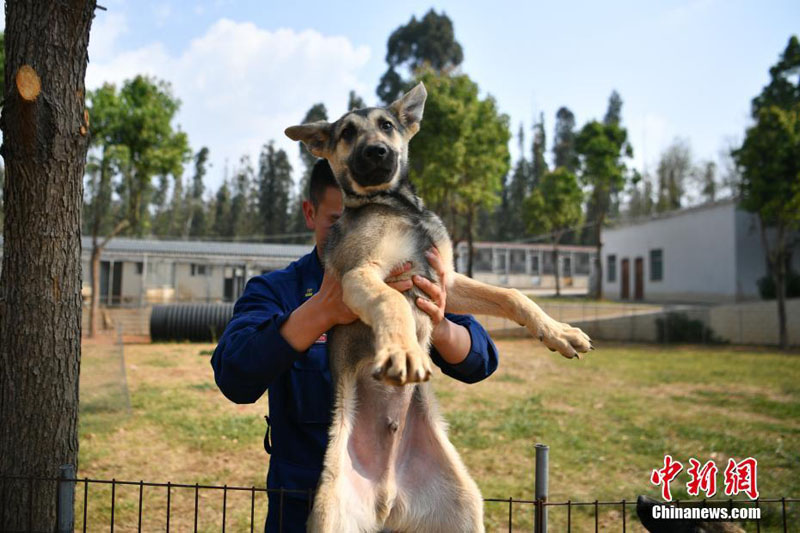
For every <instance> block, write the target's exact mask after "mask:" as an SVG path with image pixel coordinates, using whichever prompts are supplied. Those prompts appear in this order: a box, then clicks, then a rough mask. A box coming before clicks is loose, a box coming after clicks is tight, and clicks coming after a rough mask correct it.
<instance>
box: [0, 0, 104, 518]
mask: <svg viewBox="0 0 800 533" xmlns="http://www.w3.org/2000/svg"><path fill="white" fill-rule="evenodd" d="M94 9H95V1H94V0H61V1H58V2H55V1H52V0H28V1H15V2H8V3H7V5H6V33H5V47H6V50H5V52H6V65H5V87H6V94H5V95H4V97H5V105H4V107H3V110H2V116H1V117H0V125H1V126H2V131H3V139H4V144H3V148H2V154H3V157H4V158H5V163H6V173H7V175H8V179H7V180H6V182H5V190H4V195H5V206H6V224H5V226H4V240H5V242H4V254H3V268H2V274H1V275H0V420H2V423H1V424H0V474H1V475H16V476H46V477H56V476H57V475H58V473H59V466H60V465H62V464H73V465H77V460H78V373H79V368H80V349H81V344H80V343H81V232H80V213H81V205H82V200H83V172H84V166H85V160H86V150H87V146H88V143H87V137H86V135H85V134H86V129H85V128H86V124H85V119H84V75H85V73H86V63H87V47H88V44H89V29H90V27H91V21H92V17H93V13H94ZM37 79H38V88H37ZM55 488H56V485H55V483H54V482H27V481H26V482H23V481H18V482H6V483H5V486H4V487H3V489H4V490H2V491H0V499H2V500H0V510H3V511H4V512H3V516H0V529H2V530H4V531H9V530H10V531H31V530H32V531H48V532H49V531H53V530H54V528H55V505H54V503H55V501H56V496H55V494H56V493H55ZM65 504H66V505H72V502H65Z"/></svg>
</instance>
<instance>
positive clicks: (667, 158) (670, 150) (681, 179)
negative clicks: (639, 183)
mask: <svg viewBox="0 0 800 533" xmlns="http://www.w3.org/2000/svg"><path fill="white" fill-rule="evenodd" d="M656 175H657V176H658V203H657V204H656V210H657V211H659V212H663V211H672V210H673V209H680V207H681V204H682V200H683V197H684V195H685V194H686V183H687V181H688V180H689V179H690V178H691V175H692V151H691V149H690V148H689V143H688V142H687V141H685V140H683V139H675V140H674V141H672V144H671V145H669V146H668V147H667V148H666V150H664V152H663V153H662V154H661V159H660V160H659V162H658V169H657V170H656Z"/></svg>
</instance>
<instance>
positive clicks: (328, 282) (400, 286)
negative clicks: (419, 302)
mask: <svg viewBox="0 0 800 533" xmlns="http://www.w3.org/2000/svg"><path fill="white" fill-rule="evenodd" d="M410 269H411V263H409V262H407V263H403V264H402V265H400V266H398V267H397V268H395V269H394V270H392V271H391V272H389V276H388V277H387V278H386V279H387V280H391V279H393V278H397V277H399V276H401V275H403V274H404V273H406V272H408V271H409V270H410ZM386 284H387V285H389V286H390V287H392V288H394V289H397V290H398V291H400V292H404V291H407V290H408V289H410V288H411V287H412V285H413V284H412V282H411V280H410V279H405V280H399V281H387V283H386ZM315 297H316V298H317V299H318V302H319V305H320V306H321V308H322V309H323V310H324V311H323V312H324V313H325V316H326V317H327V322H328V323H329V324H330V327H333V326H337V325H339V324H350V323H352V322H355V321H356V320H358V315H356V314H355V313H353V312H352V311H351V310H350V308H349V307H347V305H345V303H344V300H342V283H341V282H340V281H339V280H338V279H337V278H336V277H335V276H332V275H331V274H329V273H328V272H325V274H324V275H323V276H322V285H320V287H319V292H318V293H317V294H316V295H315Z"/></svg>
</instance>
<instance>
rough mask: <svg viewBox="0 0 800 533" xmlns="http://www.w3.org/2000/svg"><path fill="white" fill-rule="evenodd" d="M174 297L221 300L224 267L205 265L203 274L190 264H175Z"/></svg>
mask: <svg viewBox="0 0 800 533" xmlns="http://www.w3.org/2000/svg"><path fill="white" fill-rule="evenodd" d="M175 285H176V286H175V298H176V299H177V300H178V301H196V302H204V301H205V302H215V301H222V299H223V297H224V295H225V294H224V293H225V291H224V289H225V267H223V266H221V265H206V273H205V275H200V274H198V273H197V271H196V270H195V275H194V276H192V264H191V263H181V264H177V265H175Z"/></svg>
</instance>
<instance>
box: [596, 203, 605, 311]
mask: <svg viewBox="0 0 800 533" xmlns="http://www.w3.org/2000/svg"><path fill="white" fill-rule="evenodd" d="M604 220H605V216H604V215H600V216H598V217H597V222H596V226H595V230H594V231H595V237H596V238H597V252H596V253H595V258H594V266H595V270H594V271H595V280H594V297H595V298H596V299H597V300H602V299H603V255H602V253H603V242H602V241H601V237H602V233H603V221H604Z"/></svg>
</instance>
